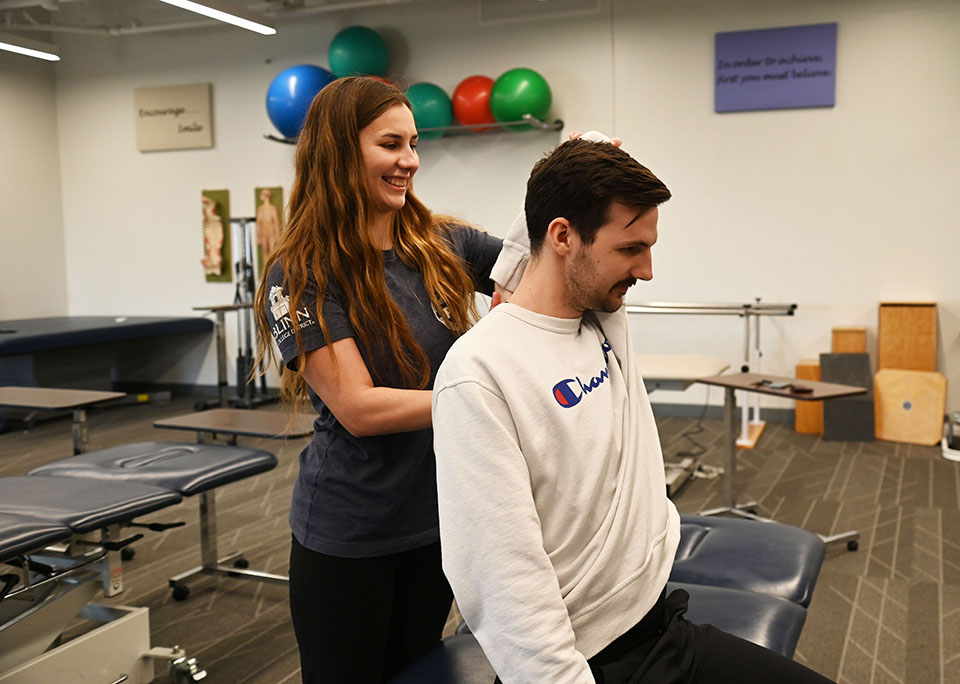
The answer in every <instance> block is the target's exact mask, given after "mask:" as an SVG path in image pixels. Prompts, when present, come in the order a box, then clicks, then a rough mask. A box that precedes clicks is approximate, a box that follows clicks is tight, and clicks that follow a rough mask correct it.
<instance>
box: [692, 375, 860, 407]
mask: <svg viewBox="0 0 960 684" xmlns="http://www.w3.org/2000/svg"><path fill="white" fill-rule="evenodd" d="M759 380H769V381H770V382H772V383H788V384H790V385H791V387H787V388H784V389H772V388H771V387H770V386H768V385H767V386H764V385H757V384H756V383H757V381H759ZM697 382H702V383H704V384H706V385H717V386H719V387H732V388H733V389H738V390H745V391H747V392H759V393H760V394H770V395H773V396H775V397H784V398H786V399H797V400H799V401H819V400H821V399H836V398H837V397H850V396H853V395H856V394H865V393H866V391H867V390H866V389H864V388H863V387H856V386H854V385H837V384H835V383H832V382H818V381H816V380H798V379H797V378H783V377H780V376H778V375H769V374H767V373H733V374H731V375H715V376H713V377H709V378H700V379H698V380H697ZM792 387H809V388H810V389H812V390H813V391H812V392H806V393H803V394H801V393H799V392H795V391H793V389H792Z"/></svg>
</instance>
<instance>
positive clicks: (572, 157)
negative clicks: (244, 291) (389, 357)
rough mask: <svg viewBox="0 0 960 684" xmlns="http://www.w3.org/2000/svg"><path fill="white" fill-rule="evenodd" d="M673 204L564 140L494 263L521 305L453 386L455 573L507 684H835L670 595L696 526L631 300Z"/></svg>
mask: <svg viewBox="0 0 960 684" xmlns="http://www.w3.org/2000/svg"><path fill="white" fill-rule="evenodd" d="M669 198H670V191H669V190H668V189H667V187H666V186H665V185H664V184H663V183H662V182H661V181H660V180H659V179H658V178H657V177H656V176H654V175H653V174H652V173H651V172H650V171H649V170H648V169H646V168H645V167H643V166H642V165H640V164H639V163H638V162H637V161H636V160H634V159H633V158H631V157H630V156H629V155H628V154H626V153H625V152H623V151H622V150H619V149H618V148H617V147H615V146H613V145H610V144H605V143H598V142H590V141H587V140H574V141H570V142H566V143H564V144H562V145H560V146H559V147H558V148H557V149H556V150H554V152H553V153H552V154H550V155H549V156H548V157H546V158H545V159H543V160H541V161H540V162H538V163H537V165H536V166H535V167H534V169H533V172H532V173H531V175H530V180H529V182H528V185H527V196H526V201H525V211H524V215H521V217H519V218H518V220H517V221H516V222H515V224H514V226H513V228H511V231H510V233H509V234H508V236H507V239H506V240H505V241H504V248H503V252H502V253H501V256H500V259H499V261H498V262H497V265H496V266H495V267H494V271H493V279H494V280H495V281H496V282H498V283H499V284H500V285H501V286H503V287H504V288H505V289H507V290H509V291H513V294H512V296H511V297H510V301H509V302H508V303H504V304H500V305H499V306H497V307H496V308H495V309H494V310H492V311H491V312H490V314H489V315H488V316H486V317H485V318H484V319H483V320H481V321H480V322H479V323H478V324H477V325H476V326H475V327H474V328H473V329H472V330H471V331H470V332H468V333H467V334H466V335H464V336H463V337H461V338H460V339H459V340H458V341H457V342H456V343H455V344H454V345H453V347H452V348H451V350H450V351H449V352H448V354H447V357H446V359H445V361H444V362H443V364H442V365H441V367H440V370H439V373H438V375H437V379H436V383H435V385H434V407H433V426H434V434H435V437H434V441H435V451H436V455H437V482H438V490H439V503H440V535H441V546H442V549H443V567H444V571H445V572H446V574H447V577H448V579H449V580H450V584H451V586H452V587H453V590H454V593H455V595H456V598H457V603H458V605H459V607H460V610H461V611H462V613H463V615H464V618H465V619H466V622H467V624H468V625H469V626H470V628H471V630H472V631H473V633H474V634H475V635H476V637H477V640H478V641H479V642H480V645H481V646H482V647H483V649H484V652H485V653H486V655H487V658H488V659H489V660H490V663H491V665H493V668H494V669H495V670H496V671H497V673H498V675H499V677H500V678H501V679H502V681H503V682H504V683H505V684H514V683H523V684H567V683H569V684H574V683H576V684H593V683H594V682H603V683H604V684H620V683H624V684H626V683H627V682H629V683H630V684H639V683H640V682H658V684H660V683H662V682H673V681H676V682H694V681H704V682H706V681H722V680H721V679H716V676H718V673H723V676H724V678H725V679H727V681H744V682H749V681H770V680H771V678H773V677H776V678H777V679H778V680H779V681H778V684H783V682H808V681H809V682H824V681H827V680H825V679H823V678H822V677H820V676H819V675H816V674H815V673H813V672H811V671H809V670H806V669H805V668H803V667H802V666H800V665H797V664H796V663H793V662H792V661H790V660H788V659H786V658H783V657H781V656H779V655H776V654H774V653H772V652H770V651H767V650H765V649H762V648H760V647H758V646H755V645H753V644H749V643H748V642H745V641H743V640H740V639H737V638H736V637H733V636H730V635H727V634H724V633H723V632H720V631H718V630H715V629H714V628H712V627H701V626H695V625H690V624H689V623H687V622H686V621H685V620H683V618H682V613H683V612H684V610H685V609H686V599H687V595H686V592H682V591H680V592H674V593H673V594H671V595H670V596H669V597H667V596H665V590H664V589H665V585H666V582H667V578H668V576H669V574H670V569H671V566H672V563H673V558H674V555H675V553H676V549H677V544H678V542H679V538H680V524H679V516H678V514H677V511H676V508H675V507H674V505H673V503H672V502H671V501H669V500H668V499H667V497H666V494H665V493H666V486H665V482H664V474H663V457H662V454H661V452H660V443H659V438H658V436H657V428H656V424H655V423H654V419H653V413H652V411H651V409H650V403H649V400H648V398H647V393H646V391H645V389H644V386H643V380H642V378H641V377H640V374H639V372H638V371H637V368H636V364H635V361H634V352H633V347H632V344H631V340H630V331H629V325H628V322H627V318H626V311H625V309H624V308H623V300H624V296H625V294H626V292H627V289H628V288H629V287H630V286H632V285H633V284H634V283H635V282H636V281H637V280H650V279H651V278H652V277H653V270H652V261H651V252H650V250H651V248H652V247H653V245H654V243H655V242H656V241H657V223H658V208H657V207H658V206H659V205H660V204H661V203H663V202H665V201H666V200H667V199H669ZM524 219H525V220H524ZM727 668H732V669H727ZM729 677H733V678H734V679H733V680H730V679H728V678H729Z"/></svg>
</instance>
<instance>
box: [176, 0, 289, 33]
mask: <svg viewBox="0 0 960 684" xmlns="http://www.w3.org/2000/svg"><path fill="white" fill-rule="evenodd" d="M162 2H165V3H167V4H168V5H176V6H177V7H180V8H183V9H185V10H190V11H191V12H196V13H197V14H202V15H204V16H205V17H210V18H212V19H217V20H219V21H225V22H227V23H228V24H233V25H234V26H239V27H240V28H245V29H247V30H248V31H254V32H256V33H262V34H263V35H265V36H272V35H273V34H274V33H276V32H277V29H276V28H274V26H273V21H272V20H271V19H270V17H268V16H266V15H265V14H260V13H259V12H251V11H250V10H248V9H247V8H245V7H240V6H239V5H235V4H233V3H232V2H224V1H223V0H203V1H202V2H193V1H192V0H162Z"/></svg>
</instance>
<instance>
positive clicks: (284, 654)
mask: <svg viewBox="0 0 960 684" xmlns="http://www.w3.org/2000/svg"><path fill="white" fill-rule="evenodd" d="M298 650H299V649H298V647H297V646H296V644H294V645H293V646H291V647H288V648H287V649H285V650H284V651H283V652H281V653H279V654H278V655H277V656H276V657H274V658H272V659H271V660H269V661H267V662H265V663H263V666H262V667H259V668H257V669H256V670H255V671H254V672H251V673H250V674H249V676H247V677H244V678H243V679H240V680H237V681H236V682H235V683H234V684H246V683H247V682H251V681H253V680H254V678H255V677H257V676H258V675H259V674H260V673H261V672H264V671H265V670H267V669H269V668H270V666H272V665H275V664H276V663H278V662H280V661H281V660H283V659H284V658H286V657H287V656H288V655H290V654H291V653H293V652H295V651H298ZM297 670H299V668H297ZM294 674H296V671H295V672H294Z"/></svg>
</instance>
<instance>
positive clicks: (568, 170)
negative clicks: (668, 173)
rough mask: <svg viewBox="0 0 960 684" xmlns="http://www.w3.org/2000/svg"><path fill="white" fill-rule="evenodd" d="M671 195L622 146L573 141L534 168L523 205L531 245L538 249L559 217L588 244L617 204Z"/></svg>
mask: <svg viewBox="0 0 960 684" xmlns="http://www.w3.org/2000/svg"><path fill="white" fill-rule="evenodd" d="M668 199H670V191H669V190H668V189H667V186H666V185H664V184H663V182H661V181H660V179H659V178H657V177H656V176H654V175H653V173H651V171H650V169H648V168H646V167H645V166H643V165H642V164H640V163H639V162H638V161H637V160H636V159H634V158H633V157H631V156H630V155H629V154H627V153H626V152H624V151H623V150H621V149H619V148H618V147H615V146H613V145H611V144H609V143H598V142H592V141H589V140H579V139H578V140H570V141H568V142H565V143H563V144H562V145H560V146H559V147H557V148H556V149H555V150H554V151H553V152H551V153H550V154H549V155H547V156H546V157H544V158H543V159H541V160H540V161H538V162H537V163H536V164H535V165H534V167H533V171H531V172H530V179H529V180H528V181H527V197H526V200H525V204H524V211H525V213H526V218H527V232H528V234H529V236H530V249H531V251H532V253H533V254H537V253H539V251H540V248H541V247H542V246H543V241H544V239H545V237H546V234H547V226H549V225H550V222H551V221H553V220H554V219H555V218H559V217H563V218H565V219H567V221H569V222H570V225H571V226H573V229H574V230H575V231H576V232H577V235H578V236H579V237H580V239H581V240H582V241H583V242H584V243H585V244H588V245H589V244H592V243H593V241H594V239H595V238H596V235H597V230H598V229H599V228H600V226H602V225H603V224H604V223H606V222H607V214H608V212H609V209H610V204H611V203H612V202H614V201H617V202H620V203H621V204H626V205H628V206H636V207H642V208H652V207H655V206H657V205H659V204H662V203H663V202H666V201H667V200H668Z"/></svg>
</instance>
